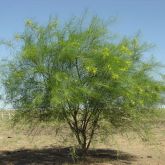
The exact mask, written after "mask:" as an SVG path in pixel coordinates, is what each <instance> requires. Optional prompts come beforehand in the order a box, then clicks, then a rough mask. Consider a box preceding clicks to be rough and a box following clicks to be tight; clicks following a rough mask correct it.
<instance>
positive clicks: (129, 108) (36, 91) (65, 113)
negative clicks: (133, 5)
mask: <svg viewBox="0 0 165 165" xmlns="http://www.w3.org/2000/svg"><path fill="white" fill-rule="evenodd" d="M111 36H112V34H111V33H110V31H109V28H108V27H107V25H106V23H105V22H104V21H103V20H102V19H100V18H98V17H93V18H92V19H91V20H90V21H87V22H85V21H84V19H83V18H81V17H79V18H73V19H71V20H70V21H68V22H66V23H65V24H64V25H61V24H60V23H59V20H58V19H57V18H55V19H51V20H50V21H49V22H48V24H47V25H46V26H42V25H39V24H38V23H36V22H34V21H32V20H27V21H26V24H25V30H24V32H23V33H22V34H17V35H16V40H17V41H18V42H19V43H20V45H21V48H20V50H19V51H18V52H17V54H16V56H15V58H14V59H13V60H11V61H9V62H8V64H7V67H6V69H5V72H6V77H5V80H4V86H5V89H6V95H7V100H8V101H9V102H10V103H12V104H13V107H14V108H16V109H17V111H18V114H19V115H20V114H22V115H23V116H25V117H27V118H36V117H38V118H39V119H40V120H60V121H66V123H68V125H69V127H70V129H71V130H72V132H73V133H74V135H75V137H76V139H77V141H78V144H79V146H80V147H81V148H82V149H83V151H84V152H86V150H87V149H88V148H89V146H90V143H91V141H92V139H93V136H94V135H95V132H96V131H97V129H98V128H99V125H100V123H101V122H102V121H107V122H109V123H110V125H111V126H112V127H114V128H123V127H126V128H129V129H134V130H138V129H136V128H140V125H141V123H142V121H143V119H144V117H145V116H146V115H147V114H149V113H150V112H151V110H152V109H153V108H154V106H155V105H156V104H157V103H158V102H159V101H160V99H161V95H160V94H161V90H162V84H161V82H160V81H158V80H156V79H154V76H153V75H152V71H153V69H154V68H155V66H156V64H155V63H154V62H152V61H145V60H143V57H144V52H145V51H146V50H147V48H148V46H147V45H146V44H145V43H141V42H140V41H139V38H138V37H136V36H135V37H133V38H127V37H124V38H122V39H121V40H120V41H118V42H114V41H113V40H112V37H111ZM137 125H138V127H135V126H137ZM141 126H142V125H141Z"/></svg>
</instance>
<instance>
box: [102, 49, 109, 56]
mask: <svg viewBox="0 0 165 165" xmlns="http://www.w3.org/2000/svg"><path fill="white" fill-rule="evenodd" d="M108 56H109V49H108V48H104V49H103V57H104V58H106V57H108Z"/></svg>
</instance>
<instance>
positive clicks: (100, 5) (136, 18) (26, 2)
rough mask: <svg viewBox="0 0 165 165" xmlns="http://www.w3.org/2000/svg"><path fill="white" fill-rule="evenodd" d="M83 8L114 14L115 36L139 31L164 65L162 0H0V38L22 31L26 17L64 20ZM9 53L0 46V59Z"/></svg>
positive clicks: (164, 13) (107, 15) (164, 9)
mask: <svg viewBox="0 0 165 165" xmlns="http://www.w3.org/2000/svg"><path fill="white" fill-rule="evenodd" d="M86 9H87V10H88V12H89V14H90V15H98V16H100V17H101V18H103V19H105V20H106V19H108V18H110V17H115V18H116V21H115V23H114V24H113V25H112V26H111V27H109V28H110V30H111V31H113V32H114V33H117V34H118V35H119V36H130V37H132V36H133V35H134V34H136V33H139V32H140V34H141V38H142V40H144V41H147V42H149V43H153V44H155V45H156V46H155V48H154V49H152V52H150V53H151V54H154V56H155V58H156V59H157V60H158V61H160V62H162V63H164V64H165V0H0V40H1V39H5V40H9V39H12V37H13V36H14V34H16V33H19V32H22V31H23V30H24V23H25V20H27V19H33V20H35V21H37V22H39V23H41V24H45V23H46V22H47V21H48V19H49V17H50V16H51V17H53V16H58V17H59V19H60V20H62V21H65V20H68V19H69V18H71V17H72V16H75V15H76V16H79V15H81V14H82V13H83V12H84V11H85V10H86ZM10 56H11V54H10V52H9V51H8V49H7V48H6V47H4V46H0V60H2V59H7V58H9V57H10ZM0 106H2V103H0Z"/></svg>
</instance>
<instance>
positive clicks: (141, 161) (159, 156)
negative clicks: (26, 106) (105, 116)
mask: <svg viewBox="0 0 165 165" xmlns="http://www.w3.org/2000/svg"><path fill="white" fill-rule="evenodd" d="M44 129H46V130H45V131H44V133H43V131H41V130H43V127H42V126H41V127H39V128H38V127H37V128H34V129H29V130H30V131H29V130H28V131H27V129H26V128H24V126H21V127H20V128H19V129H18V128H14V129H12V128H11V127H10V126H9V124H8V123H6V122H3V121H0V165H56V164H57V165H67V164H81V165H129V164H132V165H164V164H165V122H164V121H163V122H160V123H159V124H157V126H156V127H154V128H153V132H154V138H153V140H151V141H150V142H146V143H144V142H142V141H141V140H140V139H139V138H137V137H136V136H134V135H133V134H132V135H130V136H129V137H126V136H121V135H118V134H116V135H114V136H113V138H112V137H109V138H107V140H106V142H105V143H94V144H93V145H92V146H91V149H90V150H89V153H88V156H87V158H86V160H85V161H82V160H81V158H80V157H79V154H81V153H80V151H79V150H77V151H76V152H77V155H75V152H74V150H73V149H72V148H70V147H68V146H71V145H73V144H75V140H74V139H72V138H71V137H70V138H68V137H66V136H65V135H66V133H65V131H67V130H66V129H64V132H62V133H61V135H59V134H57V132H58V130H57V129H55V128H54V127H53V126H49V127H47V128H44ZM59 129H60V128H59ZM52 130H53V131H52ZM52 132H54V133H52ZM75 159H77V160H78V161H77V162H76V161H74V160H75Z"/></svg>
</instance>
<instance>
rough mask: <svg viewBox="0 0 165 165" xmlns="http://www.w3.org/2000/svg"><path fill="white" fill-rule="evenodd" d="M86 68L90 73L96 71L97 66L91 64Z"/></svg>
mask: <svg viewBox="0 0 165 165" xmlns="http://www.w3.org/2000/svg"><path fill="white" fill-rule="evenodd" d="M86 70H87V71H88V72H89V73H92V74H94V75H95V74H96V73H97V68H96V67H93V66H87V67H86Z"/></svg>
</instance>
